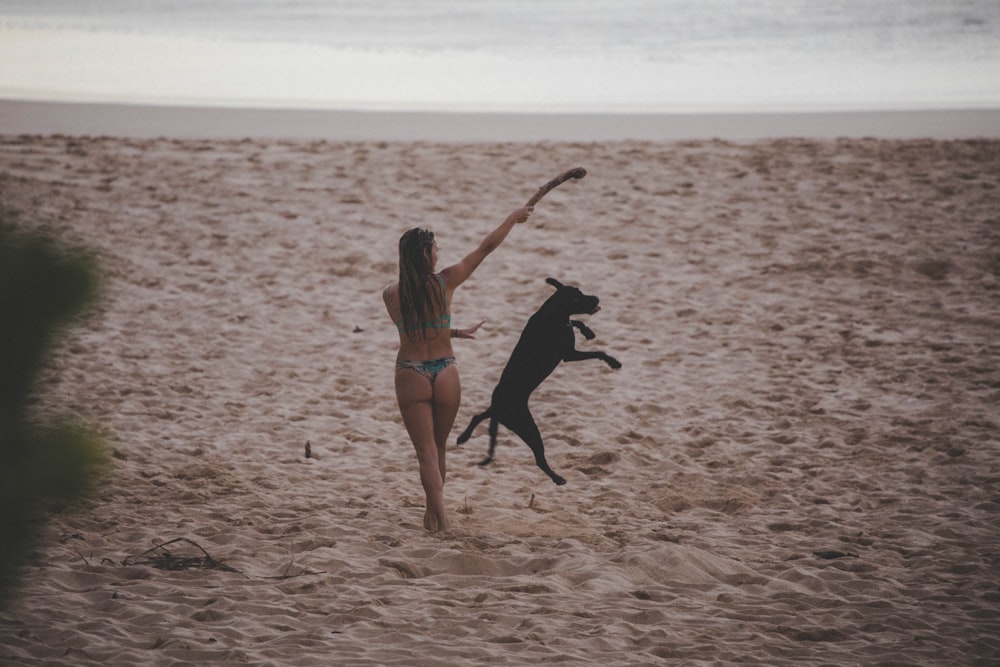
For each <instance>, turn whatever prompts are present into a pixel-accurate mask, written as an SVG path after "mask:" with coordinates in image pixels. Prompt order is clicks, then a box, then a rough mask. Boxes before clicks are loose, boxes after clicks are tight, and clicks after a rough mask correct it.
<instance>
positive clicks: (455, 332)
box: [451, 320, 486, 338]
mask: <svg viewBox="0 0 1000 667" xmlns="http://www.w3.org/2000/svg"><path fill="white" fill-rule="evenodd" d="M484 324H486V320H483V321H482V322H480V323H479V324H477V325H476V326H474V327H470V328H468V329H452V330H451V337H452V338H475V337H476V332H477V331H479V327H481V326H483V325H484Z"/></svg>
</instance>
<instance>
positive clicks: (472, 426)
mask: <svg viewBox="0 0 1000 667" xmlns="http://www.w3.org/2000/svg"><path fill="white" fill-rule="evenodd" d="M492 414H493V409H492V408H486V411H485V412H480V413H479V414H478V415H476V416H475V417H473V418H472V421H471V422H469V425H468V426H467V427H466V428H465V430H464V431H462V433H461V435H459V436H458V440H457V442H458V444H460V445H462V444H465V443H466V442H467V441H468V439H469V438H471V437H472V432H473V431H474V430H476V427H477V426H479V423H480V422H481V421H483V420H484V419H486V418H487V417H490V416H492Z"/></svg>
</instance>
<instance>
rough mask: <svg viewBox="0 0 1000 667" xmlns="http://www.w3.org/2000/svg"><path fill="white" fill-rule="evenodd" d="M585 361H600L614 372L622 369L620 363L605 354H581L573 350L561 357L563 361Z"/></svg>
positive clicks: (581, 352)
mask: <svg viewBox="0 0 1000 667" xmlns="http://www.w3.org/2000/svg"><path fill="white" fill-rule="evenodd" d="M586 359H600V360H601V361H603V362H604V363H606V364H607V365H608V366H611V368H614V369H615V370H617V369H619V368H621V367H622V364H621V362H620V361H618V360H617V359H615V358H614V357H612V356H611V355H610V354H607V353H605V352H583V351H581V350H577V349H573V350H570V351H569V352H567V353H566V354H565V355H563V361H584V360H586Z"/></svg>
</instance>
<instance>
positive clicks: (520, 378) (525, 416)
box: [458, 278, 622, 484]
mask: <svg viewBox="0 0 1000 667" xmlns="http://www.w3.org/2000/svg"><path fill="white" fill-rule="evenodd" d="M545 282H547V283H548V284H550V285H552V286H553V287H555V288H556V293H555V294H553V295H552V296H550V297H549V298H548V299H547V300H546V301H545V303H543V304H542V307H541V308H539V309H538V311H537V312H536V313H535V314H534V315H532V316H531V318H530V319H529V320H528V323H527V324H526V325H525V327H524V331H522V332H521V339H520V340H519V341H518V342H517V345H516V346H515V347H514V351H513V352H511V355H510V359H509V360H508V361H507V366H506V367H505V368H504V369H503V374H502V375H501V376H500V381H499V382H498V383H497V386H496V388H495V389H494V390H493V399H492V400H491V402H490V407H489V408H487V409H486V411H485V412H482V413H480V414H478V415H476V416H475V417H473V418H472V422H471V423H470V424H469V426H468V428H466V429H465V430H464V431H463V432H462V435H460V436H458V444H462V443H464V442H465V441H466V440H468V439H469V436H471V435H472V431H473V429H475V428H476V426H477V425H478V424H479V422H481V421H483V420H484V419H486V418H487V417H489V418H490V449H489V454H488V455H487V456H486V458H485V459H483V461H482V462H481V463H480V464H479V465H487V464H488V463H489V462H490V461H492V460H493V452H494V450H495V449H496V444H497V426H498V424H503V425H504V426H506V427H507V428H508V429H510V430H511V431H513V432H514V433H515V434H516V435H517V436H518V437H520V438H521V439H522V440H524V442H526V443H527V444H528V446H529V447H531V451H532V452H534V454H535V463H537V464H538V467H539V468H541V469H542V470H543V471H544V472H545V473H546V474H547V475H548V476H549V477H551V478H552V481H553V482H555V483H556V484H565V483H566V480H565V479H563V478H562V477H560V476H559V475H557V474H556V473H554V472H553V471H552V469H551V468H549V464H548V463H547V462H546V461H545V446H544V445H543V444H542V436H541V434H540V433H539V432H538V427H537V426H536V425H535V420H534V419H533V418H532V416H531V412H530V411H529V410H528V397H530V396H531V392H533V391H534V390H535V389H536V388H537V387H538V385H540V384H541V383H542V381H543V380H545V378H547V377H548V376H549V374H551V373H552V371H554V370H555V368H556V366H558V365H559V362H560V361H582V360H584V359H602V360H603V361H604V362H605V363H607V364H608V366H611V368H621V367H622V365H621V364H620V363H619V362H618V360H617V359H615V358H614V357H611V356H609V355H607V354H605V353H604V352H581V351H579V350H577V349H576V346H575V343H576V339H575V338H574V336H573V327H576V328H577V329H579V330H580V332H581V333H582V334H583V335H584V336H585V337H586V338H587V339H588V340H589V339H592V338H594V332H593V331H591V330H590V329H589V328H588V327H587V325H585V324H584V323H583V322H580V321H578V320H571V319H570V315H577V314H583V313H587V314H593V313H596V312H597V311H598V310H600V306H598V303H599V302H600V299H598V298H597V297H596V296H590V295H588V294H584V293H583V292H581V291H580V290H579V289H578V288H576V287H567V286H565V285H563V284H562V283H560V282H559V281H558V280H556V279H555V278H548V279H547V280H546V281H545Z"/></svg>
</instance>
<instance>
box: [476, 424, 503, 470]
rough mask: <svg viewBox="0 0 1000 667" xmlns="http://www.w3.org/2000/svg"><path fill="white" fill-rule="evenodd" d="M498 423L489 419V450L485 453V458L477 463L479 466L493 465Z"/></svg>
mask: <svg viewBox="0 0 1000 667" xmlns="http://www.w3.org/2000/svg"><path fill="white" fill-rule="evenodd" d="M499 426H500V423H499V422H498V421H497V420H496V419H490V448H489V449H488V450H487V452H486V458H485V459H483V460H482V461H480V462H479V465H481V466H488V465H489V464H491V463H493V453H494V452H495V451H496V448H497V429H498V427H499Z"/></svg>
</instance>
